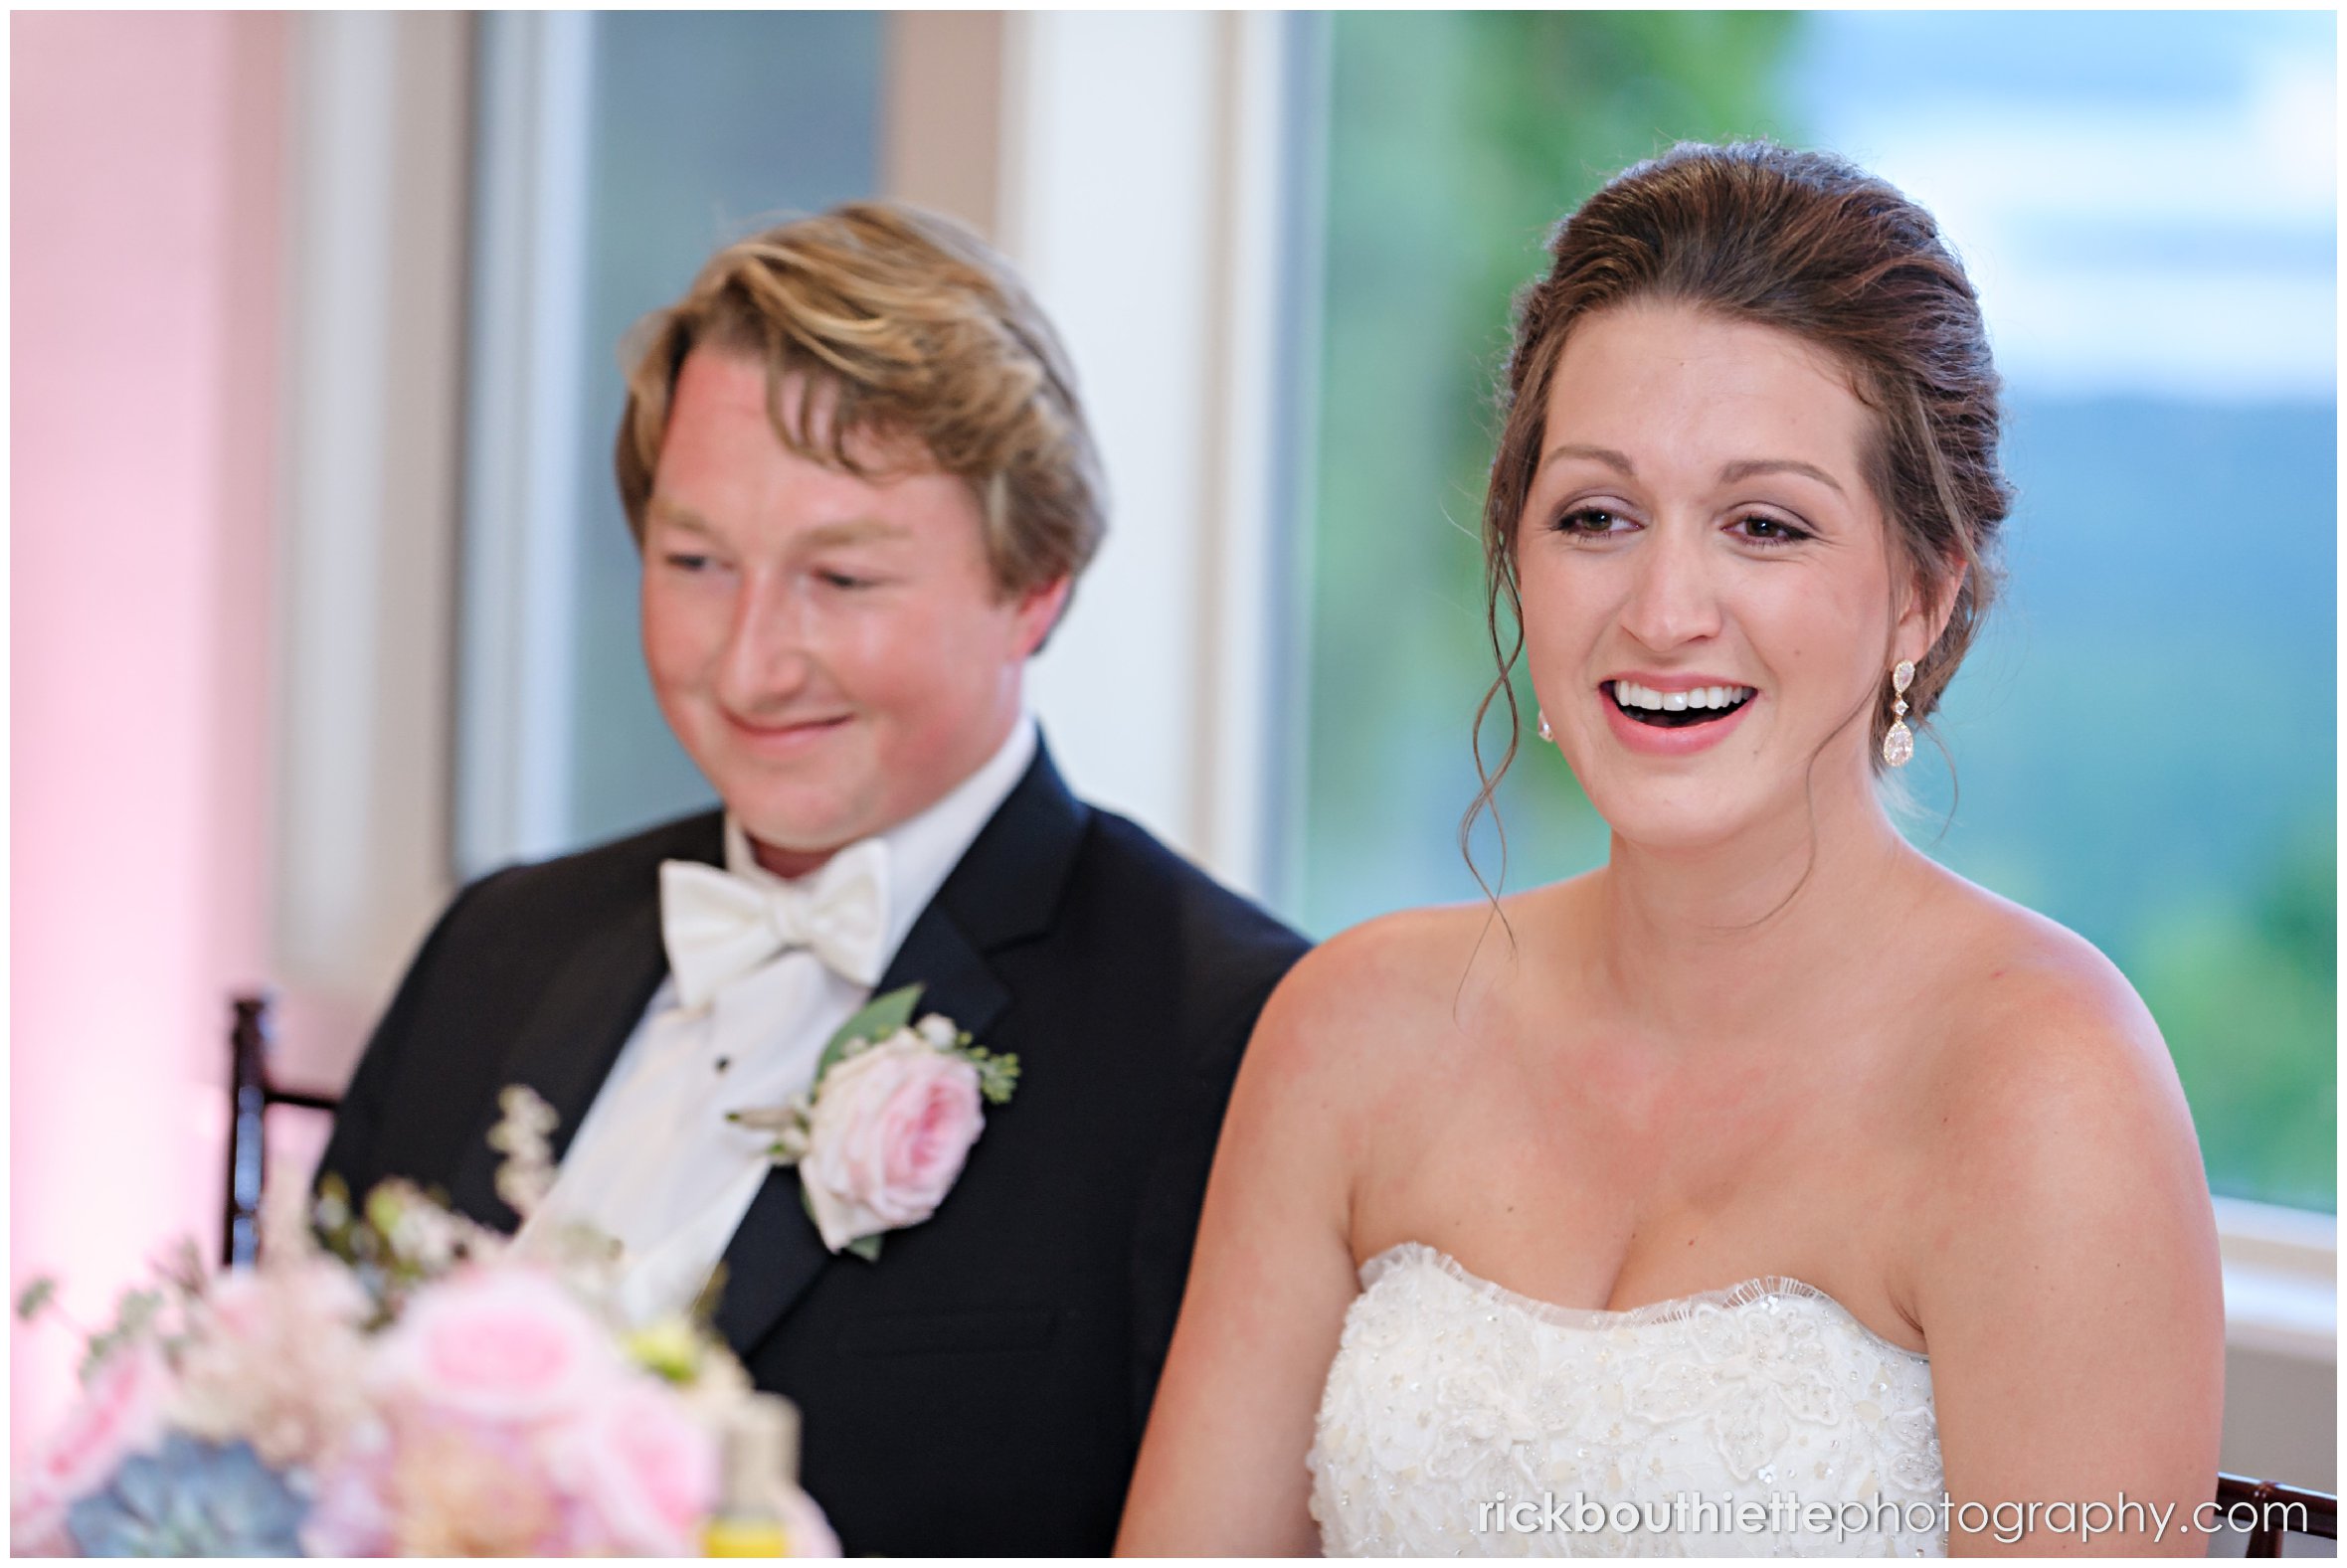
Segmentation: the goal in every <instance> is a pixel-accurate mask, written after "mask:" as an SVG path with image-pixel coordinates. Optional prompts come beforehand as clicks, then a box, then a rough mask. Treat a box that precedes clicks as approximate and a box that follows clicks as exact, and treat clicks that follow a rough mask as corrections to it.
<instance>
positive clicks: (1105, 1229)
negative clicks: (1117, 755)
mask: <svg viewBox="0 0 2347 1568" xmlns="http://www.w3.org/2000/svg"><path fill="white" fill-rule="evenodd" d="M721 821H722V819H721V818H720V817H719V816H718V815H717V814H716V813H710V814H708V815H704V816H697V817H691V818H687V819H685V820H682V821H677V822H673V823H669V824H667V825H665V826H661V827H656V828H653V829H651V830H650V831H648V832H645V833H642V834H639V835H637V836H636V837H633V838H630V839H626V840H623V841H621V842H618V843H614V844H609V845H606V846H604V847H602V848H598V849H591V850H588V851H586V852H584V853H581V854H576V855H572V856H569V857H567V858H565V859H561V860H555V861H550V862H547V863H545V864H543V865H534V866H521V867H514V868H510V869H507V870H504V871H500V872H498V873H496V874H494V875H492V876H489V877H486V878H484V879H483V880H481V881H479V882H476V883H474V884H473V885H472V886H471V887H469V888H467V889H465V890H464V892H463V893H462V894H461V895H460V896H459V897H458V898H457V899H456V901H455V902H454V903H453V904H452V905H451V906H450V908H449V910H448V912H447V914H445V915H444V916H443V917H442V918H441V921H440V924H439V925H438V926H437V927H436V928H435V929H434V930H433V932H432V934H431V936H430V937H429V938H427V939H426V941H425V944H424V948H423V950H422V952H421V953H420V954H419V955H418V956H417V958H416V961H415V964H414V966H413V967H412V968H411V969H410V970H409V972H408V975H407V978H406V980H405V981H404V982H403V983H402V984H401V986H400V989H399V993H398V995H397V996H396V997H395V998H394V999H393V1001H392V1004H391V1008H390V1010H389V1011H388V1012H387V1013H386V1014H385V1015H384V1018H383V1021H382V1023H381V1024H380V1025H379V1026H378V1027H377V1029H376V1032H375V1036H374V1038H373V1040H372V1041H371V1042H370V1043H369V1044H368V1047H367V1052H366V1055H365V1057H364V1058H363V1059H362V1060H361V1062H360V1063H359V1067H358V1071H357V1074H356V1076H355V1077H354V1078H353V1079H352V1081H351V1085H350V1088H349V1091H348V1093H347V1096H346V1098H345V1099H344V1102H343V1105H342V1110H341V1113H340V1115H339V1117H338V1118H337V1119H336V1122H335V1127H334V1135H333V1140H332V1142H331V1143H330V1144H329V1145H328V1147H327V1150H326V1154H325V1158H324V1161H323V1163H322V1165H321V1167H320V1169H321V1172H324V1171H333V1172H336V1173H339V1174H340V1175H341V1176H342V1177H343V1178H344V1179H345V1180H346V1181H347V1182H348V1183H349V1184H350V1187H351V1190H352V1192H353V1193H354V1194H363V1193H364V1192H365V1191H366V1189H367V1188H368V1187H369V1186H371V1185H372V1184H373V1183H374V1182H376V1181H378V1180H380V1179H382V1178H384V1177H386V1176H394V1175H400V1176H407V1177H410V1178H412V1179H415V1180H417V1181H420V1182H422V1183H424V1184H426V1185H428V1186H429V1185H439V1186H442V1187H444V1188H445V1189H446V1190H447V1191H448V1193H449V1195H450V1197H451V1199H452V1200H453V1201H454V1203H455V1205H456V1206H457V1207H458V1208H460V1209H462V1210H463V1211H464V1212H465V1213H467V1214H470V1215H471V1216H473V1217H474V1218H475V1219H478V1220H481V1221H484V1222H486V1223H490V1224H495V1225H498V1226H500V1227H504V1228H510V1227H511V1226H512V1225H513V1224H514V1222H515V1216H514V1215H513V1214H512V1213H511V1211H509V1210H508V1209H507V1208H506V1207H505V1205H504V1204H503V1203H502V1202H500V1201H499V1199H498V1198H497V1196H496V1193H495V1191H494V1188H493V1176H494V1172H495V1163H496V1160H497V1158H498V1157H499V1156H498V1155H496V1154H495V1153H494V1152H493V1151H491V1150H490V1148H489V1147H488V1145H487V1143H486V1142H485V1141H484V1139H485V1137H486V1134H487V1132H488V1130H489V1128H490V1127H491V1126H492V1125H493V1124H494V1123H495V1121H496V1119H497V1108H496V1097H497V1092H498V1091H499V1090H500V1089H501V1088H503V1087H504V1086H505V1085H507V1084H513V1083H522V1084H528V1085H530V1086H531V1087H532V1088H534V1089H535V1090H537V1092H538V1093H539V1094H541V1095H543V1096H544V1097H545V1098H546V1100H547V1101H548V1102H549V1103H550V1104H551V1105H553V1107H554V1108H555V1110H556V1111H557V1112H559V1113H560V1115H561V1118H562V1122H561V1126H560V1127H559V1129H558V1130H557V1132H556V1135H555V1136H556V1147H557V1149H558V1151H559V1150H560V1148H561V1147H562V1146H563V1145H564V1144H565V1143H566V1142H567V1140H568V1137H569V1134H570V1132H571V1131H572V1130H573V1129H575V1128H577V1127H578V1125H579V1123H580V1121H581V1120H582V1119H583V1118H584V1117H585V1116H586V1114H587V1108H588V1105H589V1103H590V1102H591V1101H592V1100H593V1099H594V1097H595V1094H596V1091H597V1089H598V1088H599V1087H600V1086H601V1084H602V1082H603V1079H604V1076H605V1074H606V1073H608V1072H609V1071H610V1069H611V1065H612V1062H613V1060H614V1058H615V1057H617V1056H618V1054H619V1051H620V1047H621V1046H622V1045H623V1044H624V1043H625V1042H626V1040H627V1037H628V1035H629V1033H630V1032H631V1031H632V1029H633V1028H634V1027H635V1024H636V1022H637V1020H638V1019H639V1018H640V1017H641V1015H642V1013H643V1010H644V1007H645V1006H646V1004H647V1003H649V1001H650V1000H651V995H652V992H653V991H654V990H655V989H656V988H657V987H658V985H659V983H660V980H661V978H662V976H663V975H664V974H665V973H666V972H667V958H666V956H665V953H664V952H663V950H662V947H661V942H660V920H659V872H658V867H659V864H660V862H661V861H663V860H669V859H689V860H700V861H705V862H708V863H710V864H712V865H716V864H722V863H723V860H724V849H723V841H722V831H721ZM1305 946H1306V944H1305V943H1304V941H1303V939H1302V938H1300V937H1298V936H1297V935H1296V934H1295V933H1293V932H1291V931H1289V930H1288V929H1287V928H1286V927H1284V926H1282V925H1280V924H1279V923H1278V922H1276V921H1274V920H1272V919H1271V918H1270V917H1269V916H1267V915H1265V914H1264V913H1263V912H1262V911H1260V910H1258V909H1256V908H1255V907H1254V906H1253V905H1251V904H1249V903H1247V902H1245V901H1244V900H1242V899H1240V898H1239V897H1237V896H1236V895H1234V894H1232V893H1230V892H1228V891H1227V890H1225V889H1223V888H1222V887H1220V886H1219V885H1217V884H1216V883H1214V882H1213V881H1211V880H1210V879H1208V878H1207V877H1206V876H1205V875H1204V874H1203V873H1201V872H1199V871H1198V870H1196V869H1195V868H1194V867H1192V866H1190V865H1189V864H1188V863H1187V862H1185V861H1183V860H1181V859H1180V858H1179V857H1177V856H1175V855H1174V854H1173V853H1172V852H1170V851H1169V850H1167V849H1166V848H1165V847H1163V846H1162V845H1160V844H1159V843H1158V842H1157V841H1156V840H1155V839H1153V838H1151V837H1150V836H1149V835H1148V834H1147V833H1145V832H1144V831H1142V830H1141V829H1140V828H1139V827H1136V826H1135V825H1134V824H1132V823H1131V822H1128V821H1126V820H1125V819H1123V818H1122V817H1118V816H1114V815H1112V814H1110V813H1108V812H1106V811H1099V810H1095V809H1093V808H1091V807H1089V806H1086V805H1084V804H1083V803H1081V802H1080V801H1078V800H1076V799H1075V798H1074V797H1073V796H1072V795H1070V794H1069V793H1068V791H1067V788H1066V786H1065V785H1064V784H1061V783H1060V780H1059V775H1058V774H1057V772H1056V771H1054V769H1053V768H1052V766H1051V762H1050V759H1049V757H1048V756H1047V755H1046V754H1044V753H1042V752H1041V751H1039V750H1038V752H1037V754H1036V758H1035V761H1034V764H1033V766H1032V767H1030V768H1029V769H1028V771H1027V773H1026V775H1025V777H1024V778H1023V779H1021V780H1020V782H1019V784H1017V786H1016V787H1014V788H1013V789H1012V790H1011V792H1010V794H1009V795H1008V796H1007V797H1006V798H1005V799H1004V800H1003V803H1002V805H1001V806H1000V808H999V809H998V810H997V811H996V812H995V814H994V816H993V818H992V819H991V820H990V821H989V822H988V823H987V825H986V827H985V828H984V829H983V830H981V832H980V833H979V835H978V837H977V838H976V839H975V840H974V841H973V842H972V843H971V846H970V848H969V850H968V852H967V853H965V854H964V856H963V858H962V860H961V862H960V864H959V865H957V866H956V867H955V869H954V871H953V873H952V874H951V875H950V876H949V877H948V878H947V879H946V881H945V883H944V885H943V886H942V887H941V888H940V889H939V891H938V894H937V897H936V898H935V899H934V900H932V901H931V903H930V905H929V907H928V908H927V909H926V910H924V911H923V912H922V914H921V916H920V919H919V920H918V921H917V922H916V923H915V925H914V926H913V928H912V931H911V934H910V935H909V936H908V937H907V938H906V939H905V943H904V946H903V948H902V950H901V951H900V952H899V953H898V954H897V955H896V958H895V961H894V962H893V963H892V964H891V965H890V966H889V969H888V972H887V973H886V974H885V975H884V976H882V978H881V980H880V984H879V987H878V989H880V990H890V989H894V988H895V987H897V986H900V985H906V984H910V983H912V982H914V981H916V980H918V981H920V982H922V983H923V984H924V985H925V986H926V987H927V988H926V990H925V991H924V992H923V995H922V998H921V1007H922V1010H923V1011H935V1012H942V1013H945V1014H946V1015H948V1016H949V1017H951V1018H953V1019H954V1020H955V1021H956V1022H957V1023H958V1024H960V1025H961V1026H962V1027H963V1028H965V1029H967V1030H969V1031H970V1032H971V1033H973V1034H974V1035H976V1036H977V1038H978V1040H979V1042H980V1043H981V1044H983V1045H986V1046H988V1047H990V1048H992V1049H993V1050H995V1051H997V1052H1006V1051H1015V1052H1016V1053H1017V1054H1018V1059H1019V1070H1020V1071H1019V1082H1018V1089H1017V1092H1016V1094H1015V1096H1014V1097H1013V1098H1012V1099H1011V1101H1010V1103H1009V1104H1008V1105H1006V1106H999V1107H990V1108H989V1109H988V1112H987V1127H986V1132H985V1133H984V1134H983V1135H982V1136H981V1137H980V1138H979V1141H978V1143H977V1145H976V1146H975V1147H974V1148H973V1149H972V1150H971V1152H970V1158H969V1163H968V1165H967V1166H966V1167H965V1169H964V1171H963V1173H962V1177H961V1180H960V1181H959V1182H958V1183H956V1185H955V1187H954V1189H953V1191H952V1192H950V1193H949V1194H948V1195H947V1197H946V1200H945V1202H944V1204H943V1205H942V1206H941V1207H940V1208H939V1210H938V1212H937V1214H936V1216H935V1217H934V1218H932V1219H930V1220H929V1221H928V1222H927V1223H925V1224H922V1225H918V1226H915V1227H912V1228H910V1229H907V1230H902V1231H897V1232H893V1233H891V1234H890V1235H889V1236H888V1237H887V1239H886V1241H885V1242H884V1244H883V1245H882V1248H881V1253H880V1257H879V1260H878V1261H877V1262H876V1263H866V1262H864V1261H863V1260H862V1259H860V1258H855V1257H851V1256H847V1255H840V1256H837V1257H834V1256H832V1255H830V1254H828V1253H826V1252H825V1251H824V1250H823V1247H822V1243H821V1241H820V1240H819V1238H818V1237H817V1235H816V1233H815V1229H814V1225H813V1222H812V1220H810V1219H809V1218H808V1217H807V1214H806V1212H805V1210H804V1208H803V1207H802V1201H801V1196H800V1192H799V1184H798V1176H797V1174H796V1173H795V1172H793V1171H790V1170H777V1171H776V1172H775V1173H774V1174H772V1175H771V1176H769V1177H768V1179H767V1181H766V1184H765V1186H764V1187H763V1188H762V1189H760V1191H759V1193H758V1196H757V1198H756V1200H755V1201H754V1202H753V1203H752V1205H751V1207H750V1211H749V1214H748V1216H747V1217H746V1218H745V1219H744V1220H743V1222H742V1226H741V1228H740V1230H739V1231H738V1232H736V1234H735V1236H734V1238H733V1241H732V1244H731V1245H730V1246H729V1247H728V1248H727V1250H726V1254H725V1267H726V1271H727V1281H726V1285H725V1288H724V1294H723V1296H722V1298H721V1300H720V1304H719V1307H718V1311H717V1323H718V1326H719V1327H720V1328H721V1329H723V1331H724V1333H725V1335H726V1337H727V1339H728V1340H730V1341H731V1342H732V1344H733V1346H734V1348H735V1350H736V1351H737V1352H738V1353H739V1354H740V1355H741V1357H742V1360H743V1362H744V1363H745V1364H746V1365H747V1366H748V1367H749V1369H750V1372H751V1374H752V1376H754V1377H755V1378H756V1379H757V1382H758V1385H759V1386H760V1387H761V1388H768V1389H773V1390H775V1391H777V1392H779V1393H783V1394H787V1395H788V1396H790V1397H791V1398H792V1399H793V1400H795V1401H797V1402H798V1405H799V1407H800V1410H801V1411H802V1413H803V1415H804V1417H805V1423H806V1425H805V1448H804V1452H805V1460H804V1467H803V1473H802V1480H803V1481H804V1483H805V1484H806V1486H807V1489H808V1490H809V1492H810V1493H812V1495H813V1496H814V1498H815V1500H816V1501H817V1502H819V1503H821V1504H822V1506H823V1507H824V1508H825V1510H827V1511H828V1513H829V1514H830V1517H831V1521H832V1523H833V1525H834V1526H835V1527H836V1528H837V1530H838V1532H839V1536H840V1539H841V1542H842V1543H843V1545H844V1546H845V1548H846V1550H847V1551H848V1552H849V1554H851V1555H855V1554H862V1553H872V1552H878V1553H884V1554H888V1555H928V1554H939V1553H948V1554H958V1553H986V1554H994V1555H1016V1554H1030V1553H1032V1554H1100V1553H1105V1552H1106V1551H1107V1550H1108V1549H1109V1546H1110V1544H1111V1541H1112V1539H1113V1537H1114V1534H1115V1530H1116V1524H1117V1516H1118V1512H1119V1510H1120V1508H1121V1507H1122V1506H1123V1502H1124V1495H1125V1486H1126V1481H1127V1480H1128V1479H1129V1478H1130V1476H1131V1474H1132V1469H1133V1460H1134V1456H1135V1453H1136V1451H1137V1449H1138V1447H1139V1445H1140V1441H1141V1432H1142V1427H1143V1424H1144V1422H1145V1421H1146V1420H1147V1418H1148V1415H1149V1406H1150V1399H1151V1396H1152V1394H1153V1393H1154V1391H1155V1389H1156V1386H1157V1377H1158V1371H1159V1369H1160V1367H1161V1366H1162V1365H1163V1363H1164V1361H1165V1356H1166V1349H1167V1344H1168V1341H1169V1340H1170V1339H1171V1337H1172V1335H1173V1319H1174V1314H1175V1312H1176V1310H1177V1309H1178V1307H1179V1306H1180V1301H1181V1289H1182V1283H1183V1280H1184V1278H1185V1277H1186V1275H1187V1272H1188V1268H1189V1255H1190V1243H1191V1238H1192V1234H1193V1232H1194V1230H1195V1228H1196V1224H1197V1216H1198V1206H1199V1203H1200V1201H1201V1199H1202V1198H1203V1196H1204V1191H1205V1183H1206V1173H1207V1170H1208V1167H1209V1165H1210V1163H1211V1161H1212V1158H1213V1151H1214V1139H1215V1134H1216V1132H1217V1130H1218V1128H1219V1126H1220V1123H1221V1117H1222V1110H1223V1105H1224V1102H1225V1101H1226V1100H1227V1099H1228V1097H1229V1093H1230V1085H1231V1079H1232V1076H1233V1074H1234V1073H1235V1072H1236V1071H1237V1068H1238V1061H1239V1055H1240V1052H1241V1050H1242V1048H1243V1047H1244V1045H1245V1043H1246V1039H1247V1036H1248V1034H1249V1033H1250V1031H1251V1030H1252V1029H1253V1027H1254V1023H1255V1017H1256V1014H1257V1013H1258V1012H1259V1011H1260V1010H1261V1009H1262V1006H1263V1002H1264V998H1265V997H1266V996H1267V995H1268V994H1269V993H1270V991H1271V988H1272V986H1273V985H1274V984H1276V983H1277V982H1278V980H1279V978H1280V976H1281V975H1282V974H1283V973H1285V972H1286V970H1287V968H1288V966H1289V965H1290V964H1291V963H1293V962H1294V961H1295V960H1296V958H1298V957H1299V956H1300V955H1301V954H1302V953H1303V951H1304V949H1305Z"/></svg>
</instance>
